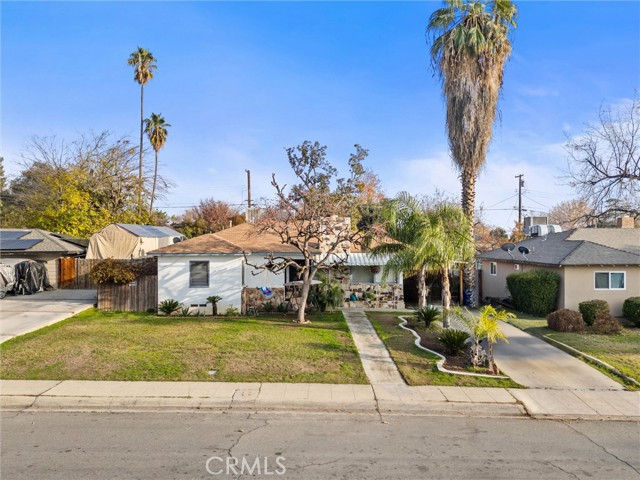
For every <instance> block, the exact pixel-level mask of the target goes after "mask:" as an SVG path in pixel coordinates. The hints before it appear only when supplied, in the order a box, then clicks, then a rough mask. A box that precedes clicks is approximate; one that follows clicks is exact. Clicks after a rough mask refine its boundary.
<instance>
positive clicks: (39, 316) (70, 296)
mask: <svg viewBox="0 0 640 480" xmlns="http://www.w3.org/2000/svg"><path fill="white" fill-rule="evenodd" d="M96 301H97V295H96V291H95V290H52V291H50V292H40V293H36V294H34V295H15V296H14V295H7V296H6V297H4V298H3V299H1V300H0V343H2V342H5V341H7V340H9V339H11V338H13V337H16V336H18V335H24V334H25V333H29V332H33V331H34V330H38V329H40V328H42V327H46V326H47V325H51V324H53V323H56V322H59V321H61V320H64V319H65V318H69V317H71V316H73V315H75V314H76V313H79V312H82V311H83V310H86V309H88V308H91V307H93V305H94V304H95V303H96Z"/></svg>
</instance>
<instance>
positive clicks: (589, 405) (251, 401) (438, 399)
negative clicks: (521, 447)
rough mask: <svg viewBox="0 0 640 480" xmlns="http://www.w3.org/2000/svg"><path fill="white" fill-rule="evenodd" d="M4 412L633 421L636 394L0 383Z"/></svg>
mask: <svg viewBox="0 0 640 480" xmlns="http://www.w3.org/2000/svg"><path fill="white" fill-rule="evenodd" d="M0 407H1V408H2V409H4V410H29V411H38V410H42V411H50V410H67V411H69V410H71V411H101V412H102V411H108V412H117V411H157V410H160V411H162V410H170V411H173V410H179V411H183V410H187V411H194V410H203V411H229V410H233V411H251V412H256V411H309V412H336V411H339V412H351V413H369V414H378V415H384V414H385V413H395V414H412V415H462V416H483V417H496V416H510V417H513V416H531V417H536V418H581V419H597V420H603V419H615V420H633V421H640V392H623V391H596V390H571V391H569V390H567V391H558V390H538V389H528V390H519V389H505V388H469V387H434V386H423V387H407V386H397V385H328V384H308V383H301V384H300V383H298V384H296V383H221V382H93V381H78V380H67V381H62V382H60V381H46V380H42V381H37V380H36V381H23V380H0Z"/></svg>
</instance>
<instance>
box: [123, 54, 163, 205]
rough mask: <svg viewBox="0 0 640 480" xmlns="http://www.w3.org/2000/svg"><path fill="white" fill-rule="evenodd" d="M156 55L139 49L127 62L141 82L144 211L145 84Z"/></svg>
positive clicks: (139, 174)
mask: <svg viewBox="0 0 640 480" xmlns="http://www.w3.org/2000/svg"><path fill="white" fill-rule="evenodd" d="M155 61H156V59H155V57H154V56H153V55H152V54H151V52H150V51H149V50H147V49H146V48H141V47H138V49H137V50H136V51H135V52H133V53H132V54H131V55H129V59H128V60H127V64H128V65H131V66H132V67H133V80H134V81H136V82H138V83H139V84H140V160H139V164H138V182H139V186H138V210H139V213H142V147H143V144H142V142H143V138H144V135H143V133H144V86H145V84H146V83H147V82H148V81H149V80H151V79H152V78H153V71H154V70H156V69H157V68H158V67H157V66H156V64H155V63H154V62H155Z"/></svg>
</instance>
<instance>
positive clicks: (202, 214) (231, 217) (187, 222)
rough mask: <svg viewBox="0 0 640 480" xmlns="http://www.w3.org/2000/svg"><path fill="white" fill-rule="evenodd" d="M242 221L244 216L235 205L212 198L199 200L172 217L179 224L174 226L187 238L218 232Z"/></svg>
mask: <svg viewBox="0 0 640 480" xmlns="http://www.w3.org/2000/svg"><path fill="white" fill-rule="evenodd" d="M244 221H245V219H244V216H243V215H241V214H240V210H239V209H238V208H237V207H235V206H233V205H231V204H230V203H227V202H225V201H223V200H215V199H213V198H206V199H203V200H200V203H199V204H198V205H196V206H195V207H192V208H190V209H188V210H186V211H185V212H184V213H183V214H182V215H179V216H177V217H175V218H174V222H175V223H177V224H178V225H179V226H177V227H176V228H178V230H180V231H182V233H184V234H185V235H186V236H187V237H189V238H192V237H197V236H198V235H204V234H205V233H215V232H219V231H220V230H224V229H225V228H229V226H233V225H239V224H240V223H244Z"/></svg>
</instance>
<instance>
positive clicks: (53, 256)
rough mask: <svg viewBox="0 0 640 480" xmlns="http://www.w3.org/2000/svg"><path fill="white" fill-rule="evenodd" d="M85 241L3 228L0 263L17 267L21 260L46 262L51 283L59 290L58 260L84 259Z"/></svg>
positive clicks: (28, 230) (59, 235)
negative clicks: (63, 258) (68, 258)
mask: <svg viewBox="0 0 640 480" xmlns="http://www.w3.org/2000/svg"><path fill="white" fill-rule="evenodd" d="M82 243H83V241H82V239H78V238H74V237H69V236H65V235H61V234H58V233H52V232H47V231H45V230H40V229H35V228H34V229H27V228H25V229H7V228H2V229H0V259H1V260H0V261H2V262H3V263H7V264H12V265H13V264H15V263H17V262H19V261H21V260H25V259H26V260H35V261H38V262H41V263H44V264H45V266H46V267H47V273H48V274H49V282H50V283H51V285H52V286H53V287H54V288H57V287H58V259H59V258H61V257H82V256H84V254H85V252H86V246H83V245H82Z"/></svg>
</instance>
